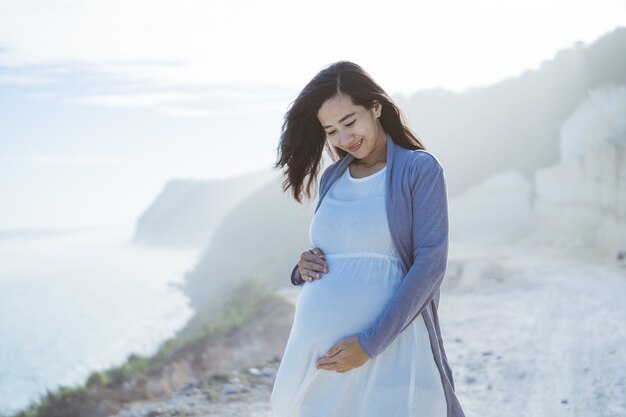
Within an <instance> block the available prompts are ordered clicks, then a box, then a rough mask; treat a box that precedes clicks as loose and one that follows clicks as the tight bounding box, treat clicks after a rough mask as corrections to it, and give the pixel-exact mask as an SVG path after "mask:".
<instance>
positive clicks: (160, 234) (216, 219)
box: [134, 170, 278, 248]
mask: <svg viewBox="0 0 626 417" xmlns="http://www.w3.org/2000/svg"><path fill="white" fill-rule="evenodd" d="M276 176H278V172H276V171H271V170H262V171H255V172H252V173H248V174H244V175H241V176H237V177H234V178H227V179H211V180H171V181H169V182H168V183H167V184H166V185H165V187H164V188H163V191H162V192H161V193H160V194H159V195H158V196H157V197H156V199H155V200H154V201H153V202H152V204H151V205H150V206H149V207H148V208H147V209H146V210H145V211H144V212H143V213H142V214H141V216H140V217H139V219H138V221H137V226H136V228H135V236H134V241H135V242H136V243H142V244H148V245H153V246H155V245H156V246H179V247H180V246H182V247H194V248H202V247H204V246H205V245H207V244H208V243H209V241H210V239H211V236H212V235H213V232H214V230H215V228H216V227H217V225H218V224H219V223H220V222H221V221H222V219H223V218H224V216H225V215H226V214H227V213H228V212H229V211H230V210H231V209H232V208H233V207H235V206H236V205H237V204H238V203H240V202H241V201H242V200H243V199H245V198H246V197H248V196H249V195H250V194H252V193H253V192H254V191H255V190H256V189H258V188H259V187H262V186H263V184H265V183H266V182H267V181H270V180H271V179H272V178H274V177H276Z"/></svg>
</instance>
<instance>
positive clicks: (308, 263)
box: [298, 248, 328, 282]
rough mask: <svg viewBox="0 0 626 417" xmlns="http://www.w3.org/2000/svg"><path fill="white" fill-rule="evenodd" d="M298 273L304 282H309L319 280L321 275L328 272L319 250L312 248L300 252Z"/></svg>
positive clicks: (323, 257) (324, 259)
mask: <svg viewBox="0 0 626 417" xmlns="http://www.w3.org/2000/svg"><path fill="white" fill-rule="evenodd" d="M298 271H299V272H300V276H301V277H302V279H303V280H304V281H307V282H311V281H313V280H314V279H320V278H321V277H322V273H327V272H328V264H327V263H326V257H325V256H324V253H323V252H322V250H321V249H320V248H313V249H309V250H306V251H304V252H302V255H300V261H299V262H298Z"/></svg>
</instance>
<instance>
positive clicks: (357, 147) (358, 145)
mask: <svg viewBox="0 0 626 417" xmlns="http://www.w3.org/2000/svg"><path fill="white" fill-rule="evenodd" d="M361 143H363V139H361V140H360V141H358V142H357V143H355V144H354V145H352V146H350V147H348V150H350V151H351V152H354V151H356V150H358V149H359V148H360V147H361Z"/></svg>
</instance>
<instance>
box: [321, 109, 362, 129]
mask: <svg viewBox="0 0 626 417" xmlns="http://www.w3.org/2000/svg"><path fill="white" fill-rule="evenodd" d="M355 114H356V112H355V111H353V112H352V113H350V114H346V115H345V116H343V117H342V118H341V119H339V122H338V123H341V122H343V121H344V120H346V119H347V118H348V117H352V116H354V115H355ZM322 127H323V128H324V129H326V128H329V127H332V126H322Z"/></svg>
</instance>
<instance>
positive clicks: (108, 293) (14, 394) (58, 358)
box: [0, 227, 199, 417]
mask: <svg viewBox="0 0 626 417" xmlns="http://www.w3.org/2000/svg"><path fill="white" fill-rule="evenodd" d="M131 235H132V233H129V232H128V230H127V229H125V228H121V227H110V228H83V229H71V230H70V229H65V230H63V229H61V230H52V231H51V230H28V231H19V230H11V231H7V230H4V231H2V230H0V417H7V416H11V415H13V414H15V413H16V412H18V411H20V410H22V409H24V408H25V407H27V406H28V404H29V403H31V402H36V401H38V400H39V399H40V398H41V397H42V396H45V394H46V393H47V392H48V391H53V390H55V389H56V388H58V387H60V386H65V387H72V386H76V385H81V384H83V383H84V382H85V381H86V379H87V377H88V376H89V375H90V373H91V372H93V371H99V370H105V369H107V368H109V367H112V366H117V365H120V364H122V363H123V362H124V361H125V360H126V358H127V357H128V355H130V354H131V353H137V354H141V355H151V354H153V353H155V352H156V351H157V349H158V347H159V345H160V344H161V343H162V342H164V341H165V340H167V339H169V338H170V337H172V336H174V335H175V334H176V332H177V331H178V330H179V329H181V328H182V327H183V326H184V325H185V323H186V322H187V321H188V319H189V318H190V317H191V316H192V313H193V311H192V309H191V308H190V306H189V302H188V299H187V297H186V296H185V295H184V294H183V293H182V291H181V290H180V285H181V284H182V283H183V277H184V274H185V272H186V271H187V270H189V269H191V268H192V267H193V266H194V264H195V262H196V260H197V257H198V255H199V250H197V249H164V248H151V247H146V246H143V245H137V244H134V243H133V242H132V239H131Z"/></svg>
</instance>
